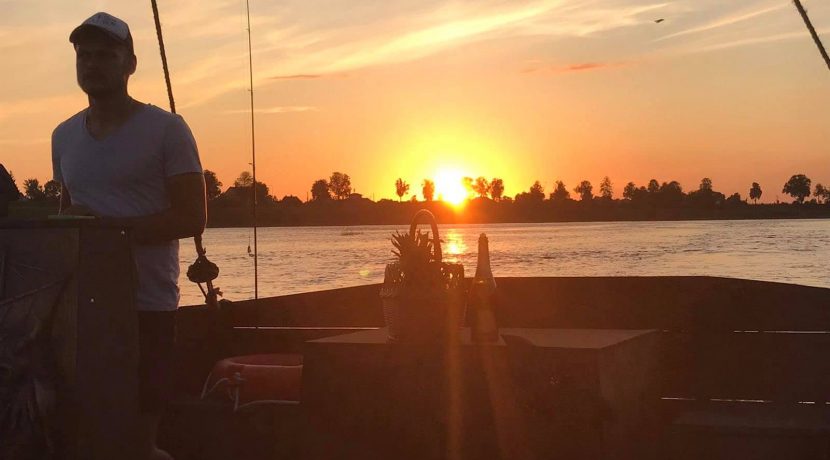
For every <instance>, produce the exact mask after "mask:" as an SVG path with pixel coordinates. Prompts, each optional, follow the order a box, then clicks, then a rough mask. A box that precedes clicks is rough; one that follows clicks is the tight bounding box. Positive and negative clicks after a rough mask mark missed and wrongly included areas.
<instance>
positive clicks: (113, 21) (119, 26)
mask: <svg viewBox="0 0 830 460" xmlns="http://www.w3.org/2000/svg"><path fill="white" fill-rule="evenodd" d="M91 29H97V30H99V31H102V32H104V33H105V34H107V35H109V36H110V37H111V38H112V39H114V40H115V41H117V42H119V43H122V44H124V45H125V46H126V47H127V48H129V50H130V52H133V36H132V35H131V34H130V26H128V25H127V23H126V22H124V21H122V20H121V19H118V18H116V17H115V16H113V15H111V14H109V13H103V12H100V13H95V14H93V15H92V16H90V17H89V19H87V20H86V21H84V22H83V23H82V24H81V25H79V26H78V27H76V28H75V30H73V31H72V33H71V34H69V41H70V42H72V43H77V42H78V39H79V38H80V36H81V35H82V34H84V32H86V31H89V30H91Z"/></svg>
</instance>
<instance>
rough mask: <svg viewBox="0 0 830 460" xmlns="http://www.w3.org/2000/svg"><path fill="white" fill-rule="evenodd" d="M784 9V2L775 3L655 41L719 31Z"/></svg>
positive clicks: (732, 14) (731, 14)
mask: <svg viewBox="0 0 830 460" xmlns="http://www.w3.org/2000/svg"><path fill="white" fill-rule="evenodd" d="M786 7H789V5H787V4H786V3H784V2H777V4H775V5H770V6H765V7H763V8H760V9H754V10H750V11H738V12H734V13H730V14H728V15H726V16H723V17H720V18H717V19H715V20H712V21H709V22H707V23H706V24H703V25H700V26H695V27H691V28H689V29H685V30H681V31H680V32H675V33H672V34H669V35H665V36H663V37H660V38H658V39H657V40H655V41H662V40H668V39H671V38H676V37H682V36H684V35H690V34H698V33H702V32H708V31H710V30H713V29H719V28H721V27H726V26H730V25H733V24H737V23H740V22H744V21H748V20H751V19H754V18H757V17H758V16H762V15H765V14H768V13H771V12H773V11H778V10H781V9H783V8H786Z"/></svg>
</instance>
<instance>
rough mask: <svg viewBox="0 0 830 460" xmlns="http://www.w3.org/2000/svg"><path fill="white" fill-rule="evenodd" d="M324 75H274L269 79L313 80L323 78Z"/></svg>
mask: <svg viewBox="0 0 830 460" xmlns="http://www.w3.org/2000/svg"><path fill="white" fill-rule="evenodd" d="M323 77H324V75H321V74H296V75H276V76H274V77H270V78H271V80H315V79H318V78H323Z"/></svg>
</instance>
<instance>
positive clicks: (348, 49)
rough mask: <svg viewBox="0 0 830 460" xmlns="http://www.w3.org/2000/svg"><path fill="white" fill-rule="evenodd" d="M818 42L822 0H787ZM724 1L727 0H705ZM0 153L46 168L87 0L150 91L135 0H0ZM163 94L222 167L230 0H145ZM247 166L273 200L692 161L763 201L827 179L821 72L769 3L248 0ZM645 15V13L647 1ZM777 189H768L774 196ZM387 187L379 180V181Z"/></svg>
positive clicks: (234, 73)
mask: <svg viewBox="0 0 830 460" xmlns="http://www.w3.org/2000/svg"><path fill="white" fill-rule="evenodd" d="M804 3H805V5H806V6H807V7H808V9H809V11H810V14H811V16H812V19H813V21H814V24H815V26H816V28H817V29H818V30H819V33H820V34H821V35H822V36H823V37H825V42H828V41H830V4H828V2H826V1H820V0H805V1H804ZM724 4H728V5H724ZM3 5H4V15H3V17H2V18H0V38H2V40H0V50H2V55H3V59H2V61H0V73H2V74H3V75H4V79H3V85H2V87H0V163H3V164H5V165H6V167H7V168H9V169H11V170H12V171H13V172H14V174H15V176H16V178H17V180H18V183H21V182H22V180H23V179H25V178H28V177H37V178H39V179H41V181H45V180H46V179H48V178H50V175H51V172H50V171H51V170H50V154H49V137H50V134H51V131H52V129H53V128H54V126H55V125H56V124H57V123H59V122H60V121H62V120H63V119H65V118H67V117H68V116H70V115H72V114H74V113H75V112H77V111H78V110H80V109H81V108H83V107H84V106H85V102H86V99H85V96H84V95H83V94H82V93H81V91H80V90H79V89H78V88H77V85H76V84H75V76H74V54H73V51H72V48H71V45H70V44H69V43H68V39H67V37H68V35H69V32H70V31H71V30H72V28H73V27H74V26H76V25H77V24H79V23H80V22H81V21H83V20H84V19H85V18H86V17H88V16H89V15H91V14H92V13H94V12H96V11H99V10H102V11H108V12H110V13H112V14H115V15H117V16H119V17H121V18H123V19H124V20H126V21H127V22H128V23H129V24H130V26H131V28H132V30H133V36H134V37H135V42H136V54H137V56H138V59H139V66H138V72H137V73H136V75H135V76H134V77H133V79H132V80H131V93H132V95H133V96H134V97H136V98H137V99H139V100H142V101H147V102H152V103H154V104H156V105H158V106H161V107H165V108H166V107H167V98H166V94H165V88H164V81H163V77H162V72H161V64H160V60H159V56H158V49H157V44H156V41H155V40H156V38H155V32H154V30H153V23H152V15H151V11H150V7H149V5H146V4H144V3H143V2H127V1H89V2H76V1H73V2H70V1H59V0H50V1H45V0H31V1H26V2H23V1H20V2H4V4H3ZM159 8H160V10H161V15H162V22H163V26H164V33H165V41H166V45H167V50H168V59H169V62H170V67H171V72H172V80H173V89H174V93H175V96H176V101H177V106H178V108H179V113H181V114H182V115H183V116H184V117H185V119H186V120H187V121H188V122H189V124H190V126H191V128H192V129H193V132H194V134H195V135H196V139H197V142H198V144H199V147H200V151H201V155H202V161H203V164H204V166H205V167H206V168H208V169H212V170H214V171H216V172H217V174H218V175H219V178H220V179H221V180H222V181H223V182H224V183H225V184H226V185H228V184H230V183H231V182H233V179H234V178H235V177H236V176H237V175H238V173H239V172H240V171H242V170H245V169H248V168H249V166H248V162H249V161H250V126H249V120H250V118H249V116H250V115H249V113H248V93H247V81H248V80H247V79H248V75H247V69H248V67H247V42H246V39H247V38H246V35H245V27H246V25H245V18H244V13H245V9H244V8H245V2H244V0H230V1H197V0H177V1H175V2H172V1H165V0H161V1H160V2H159ZM251 12H252V21H253V24H252V31H253V49H254V55H253V58H254V74H255V76H254V85H255V97H256V107H257V139H256V140H257V166H258V176H259V179H260V180H261V181H263V182H265V183H266V184H268V185H269V186H270V188H271V191H272V193H273V194H275V195H276V196H278V197H282V196H283V195H286V194H293V195H297V196H300V197H301V198H303V199H304V198H305V196H306V193H307V192H308V191H309V190H310V187H311V184H312V182H314V180H316V179H319V178H326V177H328V175H329V174H330V173H331V172H332V171H342V172H345V173H348V174H349V175H350V176H351V178H352V184H353V186H354V188H355V189H356V191H358V192H360V193H362V194H364V195H365V196H368V197H374V198H375V199H380V198H384V197H386V198H393V197H394V192H395V188H394V183H395V179H397V178H398V177H402V178H403V179H404V180H406V181H407V182H409V183H411V184H412V189H411V191H413V192H417V193H418V194H419V195H420V185H419V184H420V183H421V181H422V180H423V179H424V178H430V177H434V176H435V175H436V174H437V173H438V172H439V171H441V170H445V169H448V168H449V169H454V170H457V171H459V172H461V173H463V174H467V175H470V176H473V177H475V176H479V175H483V176H486V177H488V178H492V177H501V178H503V179H504V182H505V186H506V190H505V192H506V194H508V195H514V194H516V193H518V192H520V191H522V190H526V189H527V188H528V187H529V186H530V184H532V183H533V181H534V180H540V181H541V182H542V184H543V185H544V186H545V187H546V189H547V190H548V191H549V190H551V188H552V184H553V181H554V180H557V179H561V180H563V181H565V183H566V185H568V187H569V188H571V189H572V188H573V187H574V186H575V185H576V184H577V183H578V182H579V181H580V180H582V179H588V180H590V181H592V182H593V183H594V185H595V187H597V186H598V184H599V181H600V180H601V179H602V177H603V176H605V175H608V176H610V177H611V179H612V181H613V182H614V184H615V186H616V187H615V188H616V195H617V196H619V195H620V193H621V191H622V188H623V186H624V184H625V183H626V182H628V181H634V182H635V183H638V184H644V183H646V182H647V181H648V180H649V179H650V178H656V179H658V180H660V181H664V180H678V181H679V182H680V183H681V184H682V185H683V186H684V188H685V189H686V190H691V189H695V188H697V184H698V183H699V181H700V178H702V177H704V176H707V177H710V178H712V180H713V181H714V185H715V189H717V190H720V191H722V192H724V193H727V194H730V193H733V192H736V191H737V192H740V193H741V194H742V196H746V194H747V191H748V189H749V186H750V184H751V182H753V181H757V182H760V184H761V186H762V189H763V190H764V195H763V201H775V199H776V196H780V195H781V193H780V190H781V187H782V185H783V183H784V182H785V181H786V180H787V178H789V176H790V175H792V174H795V173H806V174H807V175H808V176H809V177H811V178H812V179H813V181H814V183H815V182H824V183H828V182H830V161H828V160H830V129H828V126H830V73H828V71H827V69H826V67H825V66H824V64H823V63H822V61H821V58H820V56H819V54H818V52H817V50H816V48H815V45H814V44H813V43H812V40H811V39H810V37H809V35H808V34H807V32H806V29H805V28H804V25H803V23H802V22H801V18H800V17H799V15H798V14H797V12H796V11H795V9H794V8H793V7H792V5H791V2H789V1H787V0H742V1H737V0H736V1H730V2H723V1H715V0H681V1H663V2H660V1H653V2H648V1H640V0H606V1H592V0H570V1H567V0H562V1H555V0H553V1H502V2H471V1H457V2H449V1H434V0H406V1H395V0H389V1H387V2H382V3H377V2H354V1H345V0H329V1H326V2H322V1H300V0H289V1H281V2H264V1H261V0H260V1H258V0H252V1H251ZM658 18H664V19H665V21H664V22H662V23H660V24H656V23H654V20H655V19H658ZM780 197H781V199H783V196H780ZM395 198H396V197H395Z"/></svg>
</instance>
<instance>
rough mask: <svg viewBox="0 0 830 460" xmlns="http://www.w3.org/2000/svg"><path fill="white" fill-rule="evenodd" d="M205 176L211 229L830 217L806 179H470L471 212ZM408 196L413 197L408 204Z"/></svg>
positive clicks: (31, 187)
mask: <svg viewBox="0 0 830 460" xmlns="http://www.w3.org/2000/svg"><path fill="white" fill-rule="evenodd" d="M204 176H205V185H206V192H207V199H208V206H209V225H211V226H246V225H251V224H252V219H253V216H252V208H253V203H254V202H256V204H257V208H258V215H259V222H258V223H259V224H261V225H328V224H332V225H335V224H343V225H345V224H358V223H367V224H369V223H392V222H398V221H399V220H404V221H405V220H406V219H407V218H408V217H407V216H408V215H409V214H408V213H409V212H410V211H411V210H410V208H413V209H415V208H417V207H418V206H420V207H427V208H431V209H433V210H434V211H435V212H437V213H438V214H442V215H443V216H444V218H445V221H455V222H460V221H470V222H523V221H530V222H537V221H538V222H544V221H557V220H568V221H570V220H649V219H705V218H764V217H769V218H775V217H804V216H808V217H823V216H824V214H828V217H830V210H827V209H824V208H825V207H824V206H821V207H820V208H822V209H818V208H816V209H812V208H811V206H812V205H823V204H826V203H830V189H829V188H828V187H825V186H824V185H822V184H820V183H817V184H815V186H813V185H812V181H811V179H810V178H808V177H807V176H806V175H804V174H795V175H793V176H791V177H790V179H789V180H788V181H787V182H786V183H785V184H784V185H783V187H782V189H781V193H783V194H785V195H788V196H790V197H792V199H793V200H792V204H794V205H797V206H795V207H792V206H790V205H788V204H781V203H776V204H775V205H757V203H758V200H760V199H761V197H762V195H763V191H762V189H761V185H760V184H759V183H757V182H752V184H751V185H750V187H749V188H748V193H747V196H748V200H751V201H752V203H755V204H756V205H757V206H749V204H748V201H747V200H745V199H743V198H742V197H741V194H739V193H733V194H732V195H729V196H726V195H725V194H723V193H721V192H718V191H716V190H715V188H714V186H713V183H712V180H711V179H709V178H706V177H704V178H703V179H701V181H700V184H699V185H698V187H697V188H696V189H694V190H690V191H685V190H684V189H683V187H682V186H681V185H680V183H678V182H677V181H668V182H662V183H661V182H659V181H657V180H656V179H651V180H650V181H649V182H648V183H647V184H644V185H638V184H635V183H634V182H628V183H627V184H625V186H624V187H623V189H622V193H621V195H620V196H621V198H614V191H615V186H614V184H613V183H612V181H611V179H610V178H609V177H608V176H606V177H604V178H603V179H602V181H600V183H599V186H598V188H594V185H593V184H592V183H591V182H590V181H589V180H582V181H580V182H579V183H578V184H577V185H576V186H574V187H573V188H569V187H568V186H566V185H565V183H564V182H563V181H561V180H557V181H555V182H554V184H553V189H552V191H550V192H549V193H547V194H546V193H545V187H544V186H543V185H542V183H541V182H540V181H538V180H537V181H535V182H534V183H533V184H531V185H530V187H529V188H528V189H527V191H522V192H519V193H517V194H515V195H514V196H512V197H510V196H506V195H504V190H505V184H504V181H503V180H502V179H500V178H492V179H487V178H485V177H477V178H472V177H463V178H461V185H462V186H463V187H464V189H465V190H466V191H467V193H468V197H469V198H468V200H467V205H466V206H464V207H463V208H458V207H455V206H453V205H451V204H449V203H446V202H444V201H443V200H441V197H440V196H436V183H435V182H434V181H433V180H431V179H424V180H423V181H422V182H421V183H420V192H421V196H422V197H423V201H419V200H418V199H417V196H416V195H415V193H411V190H412V188H411V185H410V184H409V183H408V182H407V181H406V180H404V179H403V178H400V177H399V178H397V179H396V180H395V182H394V191H395V195H396V196H397V197H398V201H397V202H395V201H392V200H387V199H381V200H379V201H377V202H376V201H372V200H369V199H367V198H365V197H363V196H362V195H360V194H358V193H355V192H354V189H353V187H352V182H351V178H350V177H349V175H348V174H346V173H343V172H333V173H332V174H331V175H330V176H329V177H328V178H323V179H318V180H315V181H314V182H313V183H312V184H311V187H310V189H309V193H310V194H309V196H307V197H306V199H305V200H302V199H300V198H299V197H297V196H293V195H286V196H283V197H282V198H281V199H277V198H276V197H274V196H272V195H271V193H270V189H269V187H268V185H266V184H264V183H262V182H260V181H257V182H256V184H255V183H254V180H253V176H252V175H251V174H250V173H249V172H248V171H243V172H242V173H240V174H239V176H238V177H237V178H236V179H235V180H234V181H233V183H232V184H231V185H230V186H228V187H226V188H225V189H224V190H223V183H222V182H221V181H220V180H219V178H218V177H217V175H216V173H214V172H213V171H211V170H205V172H204ZM12 178H13V175H12ZM15 186H17V184H16V183H15ZM408 195H411V197H410V199H409V200H404V197H406V196H408ZM21 196H22V198H21V199H22V202H20V204H21V206H26V203H31V204H32V205H38V206H41V207H55V206H56V205H57V203H58V202H59V201H60V184H58V183H57V182H55V181H53V180H50V181H47V182H46V183H44V184H43V185H41V184H40V182H39V181H38V179H36V178H29V179H26V180H24V181H23V190H22V194H21ZM810 197H812V199H809V198H810ZM808 199H809V200H808ZM750 208H753V209H752V210H751V209H750ZM796 208H798V209H796Z"/></svg>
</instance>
